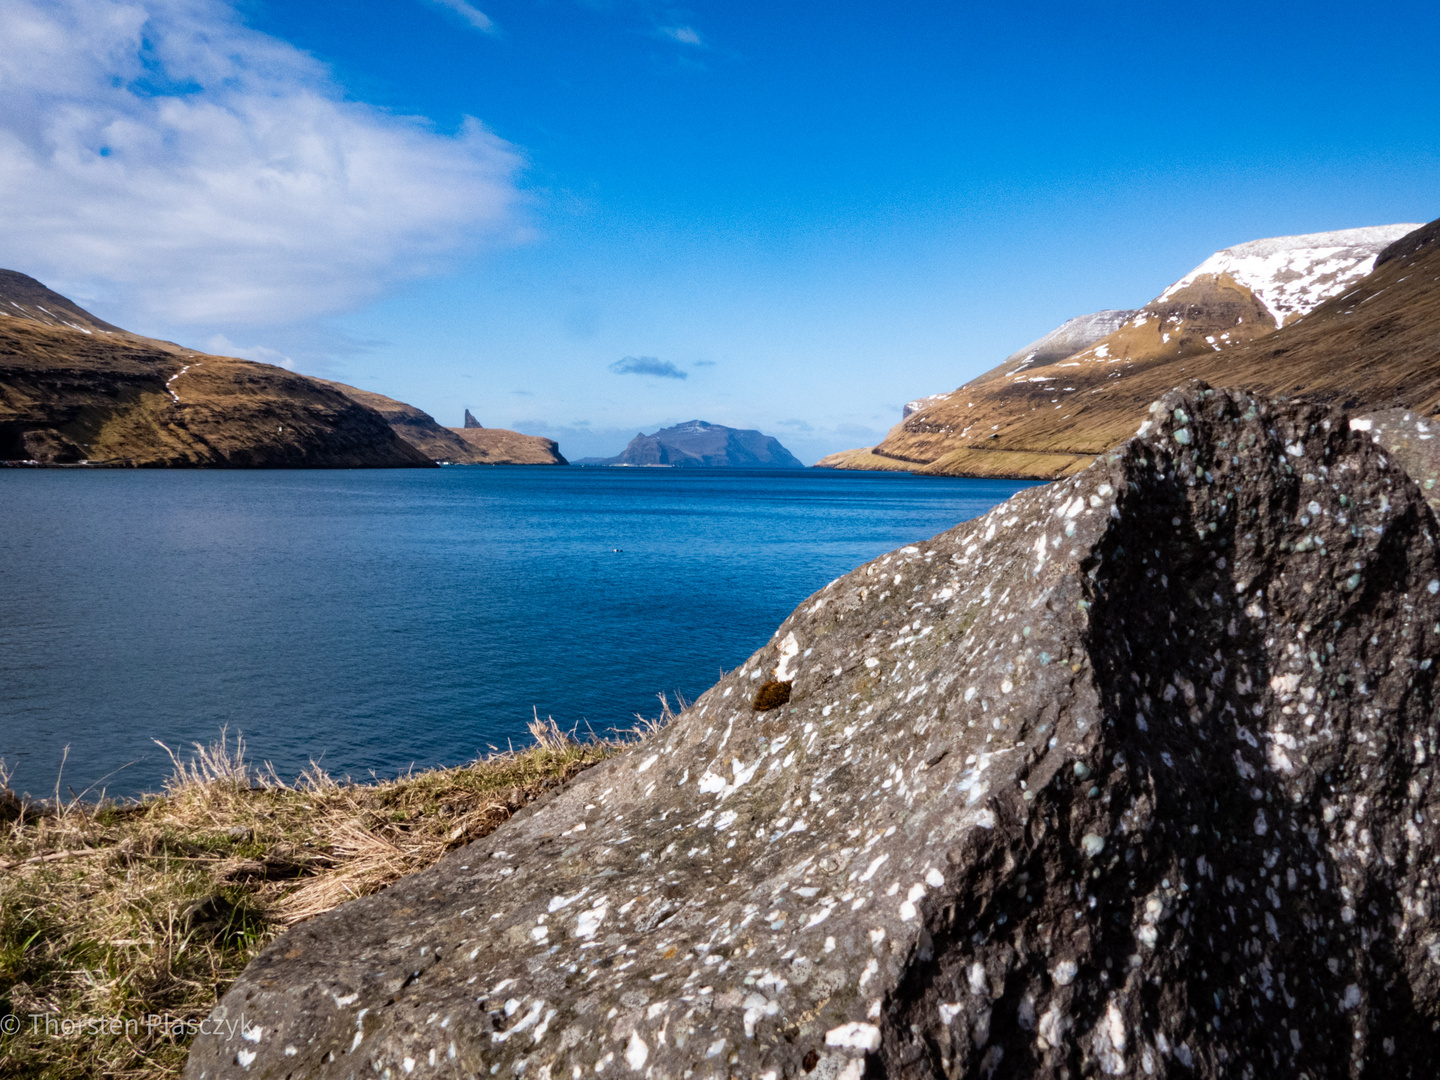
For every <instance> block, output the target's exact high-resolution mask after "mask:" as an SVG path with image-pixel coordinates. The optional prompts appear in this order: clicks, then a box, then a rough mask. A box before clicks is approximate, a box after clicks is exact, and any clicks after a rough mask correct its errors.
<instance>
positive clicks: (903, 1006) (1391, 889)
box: [187, 386, 1440, 1080]
mask: <svg viewBox="0 0 1440 1080" xmlns="http://www.w3.org/2000/svg"><path fill="white" fill-rule="evenodd" d="M1436 539H1437V525H1436V520H1435V518H1434V516H1433V515H1432V513H1431V511H1430V509H1429V508H1428V507H1427V505H1426V504H1425V501H1424V500H1423V499H1422V498H1421V494H1420V492H1419V490H1418V489H1417V487H1416V485H1415V484H1414V483H1413V482H1412V481H1411V479H1410V478H1409V477H1408V476H1407V475H1406V474H1405V473H1404V472H1403V471H1401V470H1400V469H1399V468H1398V467H1397V466H1396V464H1395V463H1394V462H1393V461H1391V460H1389V458H1388V457H1387V454H1386V451H1385V450H1384V448H1383V447H1382V446H1379V445H1377V444H1376V443H1374V442H1373V441H1372V440H1371V437H1370V436H1369V435H1368V434H1367V433H1365V432H1363V431H1352V430H1351V427H1350V424H1349V418H1348V417H1347V416H1345V415H1344V414H1343V413H1341V412H1338V411H1333V410H1330V409H1326V408H1321V407H1317V406H1308V405H1304V404H1298V403H1293V402H1291V403H1272V402H1265V401H1259V400H1255V399H1252V398H1249V397H1246V396H1244V395H1241V394H1238V393H1230V392H1217V391H1211V390H1208V389H1206V388H1204V387H1203V386H1201V387H1192V388H1191V389H1190V390H1188V391H1186V392H1184V393H1183V394H1182V393H1179V392H1177V393H1174V394H1171V395H1169V396H1168V397H1166V398H1165V399H1163V400H1162V401H1160V402H1157V403H1156V405H1155V406H1154V407H1153V408H1152V410H1151V418H1150V420H1148V421H1147V422H1146V424H1145V425H1144V426H1143V428H1142V429H1141V433H1140V434H1139V435H1138V436H1137V437H1135V438H1134V439H1131V440H1130V441H1129V442H1127V443H1125V444H1123V445H1121V446H1120V447H1118V448H1116V449H1115V450H1114V451H1112V452H1110V453H1108V454H1106V455H1105V456H1103V457H1102V458H1101V459H1099V460H1097V462H1096V463H1095V464H1094V465H1093V466H1092V467H1091V468H1089V469H1087V470H1086V471H1084V472H1082V473H1080V474H1078V475H1076V476H1074V477H1072V478H1070V479H1068V480H1065V481H1063V482H1059V483H1056V484H1052V485H1050V486H1048V487H1043V488H1033V489H1030V490H1028V491H1025V492H1022V493H1021V494H1019V495H1017V496H1016V497H1015V498H1013V499H1011V500H1010V501H1009V502H1007V503H1005V504H1003V505H1002V506H1000V507H997V508H996V509H995V510H993V511H991V512H990V513H989V514H987V515H985V516H984V517H982V518H979V519H977V520H974V521H971V522H967V523H965V524H964V525H961V526H959V527H957V528H955V529H952V530H950V531H949V532H946V533H944V534H942V535H940V536H938V537H935V538H934V539H932V540H930V541H927V542H925V543H922V544H916V545H914V546H910V547H905V548H902V549H901V550H899V551H896V552H892V553H891V554H889V555H886V556H884V557H882V558H880V559H877V560H876V561H874V562H872V563H870V564H869V565H866V566H863V567H861V568H860V569H858V570H856V571H854V572H853V573H851V574H848V575H846V576H845V577H843V578H841V579H839V580H838V581H835V582H833V583H832V584H831V585H829V586H827V587H826V588H825V589H823V590H821V591H820V592H819V593H817V594H816V595H815V596H813V597H811V598H810V599H809V600H807V601H806V602H805V603H804V604H803V605H802V606H801V607H800V608H798V609H797V610H796V611H795V612H794V614H793V615H791V616H790V618H789V619H787V620H786V621H785V623H784V624H783V625H782V626H781V627H780V629H779V630H778V631H777V632H776V634H775V636H774V638H773V640H772V641H771V642H770V643H769V644H768V645H767V646H766V647H765V648H763V649H762V650H761V651H760V652H758V653H757V654H756V655H755V656H753V657H752V658H751V659H750V660H749V661H748V662H747V663H746V664H745V665H744V667H742V668H740V669H739V670H738V671H735V672H732V673H730V674H729V675H727V676H725V677H724V678H723V679H721V681H720V682H719V683H718V684H717V685H716V686H714V687H713V688H712V689H711V690H709V691H708V692H707V693H705V694H704V695H703V696H702V697H701V698H700V699H699V700H698V701H697V702H696V703H695V704H694V705H693V706H692V707H690V708H689V709H687V710H686V711H685V712H684V713H683V714H682V715H681V716H680V717H679V718H678V719H677V720H675V721H674V722H673V723H672V724H671V725H670V726H669V727H668V728H666V729H664V730H663V731H661V732H659V733H657V734H656V735H654V736H652V737H651V738H650V739H648V740H647V742H646V743H645V744H643V745H642V746H641V747H640V748H638V749H636V750H635V751H632V752H630V753H627V754H626V755H624V756H622V757H619V758H616V759H612V760H611V761H610V762H608V763H606V764H604V765H601V766H599V767H597V768H595V769H593V770H591V771H589V772H587V773H585V774H583V775H582V776H581V777H579V778H578V779H576V780H575V781H574V782H572V783H571V784H570V785H569V786H568V787H566V788H565V789H563V790H561V791H560V792H558V793H557V794H556V795H555V796H553V797H552V798H550V799H549V801H547V802H545V803H542V804H539V805H537V806H536V807H535V808H534V809H533V810H530V811H527V812H525V813H522V814H521V815H519V816H517V817H516V818H515V819H514V820H512V821H511V822H510V823H509V824H507V825H506V826H505V827H503V828H501V829H500V830H498V831H497V832H495V833H494V834H493V835H491V836H489V837H487V838H486V839H484V840H481V841H478V842H476V843H474V844H471V845H470V846H468V847H465V848H462V849H460V850H459V851H457V852H455V853H453V854H451V855H450V856H448V857H447V858H446V859H444V860H443V861H442V862H441V863H439V864H438V865H436V866H435V867H433V868H432V869H430V870H428V871H425V872H424V873H421V874H417V875H415V876H413V877H411V878H407V879H405V880H404V881H402V882H400V883H398V884H397V885H395V886H394V887H392V888H391V889H389V890H388V891H386V892H384V893H381V894H379V895H377V896H373V897H369V898H366V899H363V900H358V901H355V902H353V903H350V904H347V905H345V906H344V907H341V908H339V909H338V910H336V911H334V912H331V913H330V914H328V915H325V916H323V917H321V918H317V919H314V920H312V921H311V922H309V923H306V924H304V925H301V926H299V927H297V928H295V929H294V930H292V931H290V932H289V933H288V934H287V935H285V936H284V937H283V938H281V939H280V940H279V941H277V942H276V943H275V944H274V945H273V946H271V947H270V948H269V949H268V950H267V951H266V952H265V953H264V954H263V955H262V956H261V957H260V958H259V959H257V960H256V961H255V963H254V964H252V965H251V967H250V968H249V969H248V971H247V972H246V973H245V975H244V976H243V978H242V979H241V980H240V981H239V982H238V983H237V984H236V985H235V987H234V988H233V989H232V990H231V991H230V992H229V993H228V994H227V995H226V996H225V998H224V1000H223V1001H222V1002H221V1004H220V1005H219V1006H218V1007H217V1009H216V1012H215V1018H216V1019H217V1020H223V1021H225V1022H226V1025H229V1027H227V1026H225V1025H216V1026H217V1028H218V1029H219V1030H220V1032H221V1033H220V1034H218V1035H209V1036H202V1037H201V1039H200V1040H199V1041H198V1042H197V1043H196V1044H195V1047H194V1050H193V1052H192V1055H191V1059H190V1063H189V1068H188V1073H187V1075H188V1076H189V1077H190V1078H191V1080H202V1078H203V1080H210V1078H215V1077H240V1076H250V1077H272V1078H278V1077H322V1076H323V1077H373V1076H377V1075H378V1076H382V1077H392V1078H396V1080H399V1078H402V1077H406V1076H411V1075H414V1076H444V1077H461V1076H465V1077H472V1076H475V1077H484V1076H499V1077H505V1078H507V1080H508V1078H514V1077H528V1078H533V1080H562V1078H563V1080H572V1078H580V1077H584V1078H587V1080H588V1078H592V1077H595V1076H596V1075H599V1076H602V1077H630V1076H636V1077H653V1078H660V1077H674V1078H686V1077H694V1078H719V1077H742V1078H756V1080H779V1078H781V1077H805V1076H810V1077H815V1078H817V1080H840V1078H843V1080H859V1078H861V1077H906V1078H909V1077H941V1076H943V1077H1046V1078H1050V1077H1054V1078H1059V1077H1071V1078H1079V1077H1082V1076H1084V1077H1088V1076H1129V1077H1137V1078H1138V1077H1150V1076H1157V1077H1192V1076H1199V1077H1222V1076H1224V1077H1272V1076H1284V1077H1309V1078H1312V1080H1319V1078H1322V1077H1324V1078H1328V1077H1361V1076H1365V1077H1387V1078H1388V1077H1395V1078H1398V1077H1427V1078H1430V1077H1433V1076H1434V1075H1435V1070H1436V1062H1437V1061H1440V1035H1437V1031H1436V1025H1437V1021H1440V923H1437V919H1436V916H1435V914H1434V899H1433V895H1432V894H1433V893H1434V892H1435V891H1436V888H1437V880H1436V867H1437V851H1436V836H1437V834H1436V828H1435V825H1434V824H1433V822H1434V816H1435V814H1436V813H1437V811H1440V806H1437V801H1440V794H1437V789H1436V783H1435V779H1436V778H1435V770H1434V755H1435V753H1436V745H1435V744H1436V719H1435V717H1436V701H1435V669H1434V666H1433V664H1432V660H1433V659H1434V657H1435V656H1436V653H1437V642H1440V595H1437V593H1440V569H1437V566H1436V554H1437V552H1436ZM772 680H774V681H781V682H790V683H791V684H792V695H791V698H790V700H789V701H788V702H787V703H786V704H785V705H783V706H781V707H780V708H777V709H774V710H771V711H765V712H755V711H753V710H752V707H751V702H752V698H753V695H754V694H755V692H756V689H757V688H758V687H759V686H761V685H762V684H763V683H765V682H767V681H772Z"/></svg>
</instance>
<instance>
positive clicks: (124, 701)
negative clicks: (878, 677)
mask: <svg viewBox="0 0 1440 1080" xmlns="http://www.w3.org/2000/svg"><path fill="white" fill-rule="evenodd" d="M1023 486H1025V485H1023V484H1018V483H1011V482H1005V481H989V480H984V481H982V480H959V479H949V478H938V477H937V478H928V477H927V478H917V477H911V476H905V475H898V476H896V475H887V474H880V473H837V472H828V471H821V470H805V471H800V470H793V471H786V470H782V471H773V472H763V471H741V470H728V469H726V470H718V469H717V470H667V469H581V468H523V467H511V468H505V467H500V468H491V467H468V468H467V467H452V468H446V469H436V470H394V471H385V470H368V471H359V470H357V471H266V472H242V471H235V472H225V471H205V472H201V471H159V470H157V471H137V472H112V471H93V472H92V471H82V470H61V471H48V470H34V471H32V470H5V471H3V472H0V550H3V552H4V558H3V560H0V758H3V759H4V761H5V763H6V765H7V766H8V767H9V768H10V769H11V770H12V771H13V773H14V777H13V780H12V783H13V785H14V786H15V787H16V788H17V789H22V790H29V791H31V792H33V793H35V794H36V795H41V794H45V793H48V792H51V791H53V789H54V787H55V783H56V779H57V774H58V771H59V769H60V765H61V760H62V755H63V748H64V747H65V746H67V745H68V746H69V747H70V751H69V757H68V760H67V761H66V763H65V766H64V775H63V779H62V781H61V783H62V792H63V793H66V794H67V795H68V793H69V791H70V790H71V789H73V790H74V791H76V792H83V791H85V790H86V789H87V788H91V787H92V785H97V786H96V787H95V788H94V789H93V790H92V791H91V795H92V796H93V795H94V794H96V793H97V792H98V790H99V789H100V788H101V787H103V788H104V789H106V790H107V791H108V792H109V793H110V794H111V795H117V796H127V795H134V794H136V793H138V792H140V791H144V790H155V789H156V788H157V787H158V786H159V785H160V784H161V782H162V781H163V779H164V777H165V776H166V775H167V774H168V773H169V770H170V763H169V760H168V758H167V757H166V755H165V752H164V751H163V750H161V749H160V748H159V747H158V746H156V745H155V743H154V742H153V741H152V740H155V739H158V740H161V741H162V742H164V743H166V744H168V745H169V746H171V747H173V748H177V749H180V748H184V747H188V746H189V744H191V743H194V742H210V741H213V740H214V739H215V737H216V736H217V734H218V732H219V730H220V728H221V727H222V725H228V727H229V730H230V732H231V734H232V735H233V734H234V733H237V732H241V733H243V734H244V736H245V739H246V742H247V744H248V746H249V749H250V752H251V756H252V757H253V758H255V759H258V760H268V761H270V762H272V763H273V764H274V765H275V767H276V770H277V771H278V772H279V774H280V775H281V776H283V777H286V778H287V779H288V778H291V777H293V776H295V775H296V774H298V773H299V772H300V770H302V769H303V768H304V767H305V766H306V765H307V763H308V762H309V761H310V760H312V759H314V760H316V761H319V762H320V763H321V764H322V765H323V766H324V767H325V768H326V769H327V770H329V771H330V772H331V773H332V774H334V775H337V776H344V775H351V776H354V777H356V778H361V777H367V776H368V775H369V774H370V773H371V771H372V770H373V771H374V772H375V773H377V774H379V775H382V776H384V775H394V774H395V773H397V772H399V771H403V770H404V769H406V768H408V767H409V766H411V765H412V764H414V765H415V766H416V767H425V766H430V765H437V764H455V763H459V762H463V761H467V760H470V759H472V758H474V757H475V756H476V755H477V754H480V753H483V752H486V751H487V750H488V749H489V748H491V747H499V748H502V749H503V748H505V747H506V746H507V745H509V744H510V743H511V741H513V742H514V743H515V744H516V745H520V744H522V743H524V742H525V741H527V736H526V734H525V731H526V728H525V725H526V722H527V721H528V720H529V719H530V718H531V711H532V708H533V709H535V710H538V712H539V714H540V716H541V717H545V716H547V715H550V716H553V717H554V718H555V720H556V721H557V722H558V723H559V724H560V725H561V726H562V727H565V728H567V729H568V728H571V727H575V726H578V727H579V728H580V731H581V732H582V733H584V732H585V731H587V730H591V729H593V730H594V731H596V732H605V731H608V730H610V729H613V728H615V727H627V726H629V725H630V724H633V722H634V715H635V714H636V713H637V712H638V713H641V714H643V715H645V716H654V715H656V714H657V713H658V712H659V703H658V701H657V699H656V695H657V694H658V693H661V692H665V693H667V694H669V695H670V699H671V701H672V702H673V701H674V700H675V696H676V694H677V693H678V694H680V695H683V696H684V697H685V698H686V699H687V700H693V699H694V698H695V697H696V696H697V695H698V694H700V693H701V692H702V691H704V690H705V689H706V688H707V687H709V686H710V685H711V684H712V683H713V682H714V681H715V679H716V677H717V675H718V674H719V672H720V670H721V669H722V668H730V667H734V666H736V665H738V664H739V663H740V662H741V661H743V660H744V659H745V658H746V657H747V656H748V655H749V654H750V653H751V652H753V651H754V650H755V649H756V648H758V647H759V646H760V645H762V644H763V643H764V642H765V641H766V640H767V639H768V638H769V636H770V635H771V634H772V633H773V631H774V630H775V628H776V626H778V625H779V623H780V622H781V620H783V619H784V618H785V616H786V615H787V614H789V612H790V611H791V610H792V609H793V608H794V607H795V605H796V604H798V603H799V602H800V601H801V600H803V599H804V598H805V597H806V596H807V595H809V594H810V593H812V592H814V591H816V590H817V589H820V588H822V587H823V586H824V585H825V584H826V583H827V582H828V581H830V580H831V579H833V578H835V577H836V576H838V575H840V574H842V573H844V572H846V571H848V570H851V569H853V568H854V567H856V566H858V565H859V564H861V563H863V562H865V561H866V560H868V559H870V558H873V557H874V556H876V555H879V554H880V553H882V552H885V551H888V550H890V549H892V548H895V547H897V546H900V545H902V544H905V543H908V542H911V541H915V540H920V539H923V538H925V537H928V536H931V535H933V534H935V533H937V532H940V531H942V530H944V529H947V528H949V527H950V526H952V525H954V524H956V523H957V522H960V521H962V520H965V519H968V518H971V517H974V516H976V515H977V514H980V513H983V512H984V511H986V510H988V509H989V508H990V507H991V506H993V505H995V504H996V503H998V502H1001V501H1002V500H1004V499H1006V498H1008V497H1009V496H1010V495H1011V494H1013V493H1014V492H1015V491H1017V490H1019V488H1021V487H1023ZM616 549H619V550H616Z"/></svg>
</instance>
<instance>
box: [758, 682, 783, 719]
mask: <svg viewBox="0 0 1440 1080" xmlns="http://www.w3.org/2000/svg"><path fill="white" fill-rule="evenodd" d="M789 700H790V683H788V682H776V681H775V680H774V679H771V680H770V681H769V682H767V683H766V684H765V685H764V686H762V687H760V690H759V692H757V693H756V695H755V701H754V703H753V707H754V709H755V711H756V712H765V711H766V710H767V709H778V708H779V707H780V706H781V705H784V704H785V703H786V702H787V701H789Z"/></svg>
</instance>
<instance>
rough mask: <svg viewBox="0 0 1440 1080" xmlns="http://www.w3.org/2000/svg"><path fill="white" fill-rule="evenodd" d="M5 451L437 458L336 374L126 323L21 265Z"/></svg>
mask: <svg viewBox="0 0 1440 1080" xmlns="http://www.w3.org/2000/svg"><path fill="white" fill-rule="evenodd" d="M0 461H32V462H38V463H40V464H55V465H59V464H67V463H88V464H91V465H109V466H130V467H163V466H180V467H184V466H189V467H196V466H208V467H230V468H396V467H400V468H415V467H426V466H433V465H434V462H433V461H431V460H430V459H429V458H427V457H425V455H424V454H422V453H420V451H418V450H416V449H415V448H414V447H413V446H411V445H410V444H409V443H407V442H405V441H403V440H402V439H401V438H400V437H399V436H397V435H396V434H395V432H394V431H393V430H392V429H391V427H390V425H389V424H387V423H386V422H385V420H384V418H383V417H381V416H380V415H379V414H378V413H376V412H375V411H374V410H373V409H370V408H367V407H365V406H364V405H362V404H361V403H359V402H357V401H355V400H354V399H352V398H350V397H348V396H347V395H345V394H343V393H341V392H340V391H338V390H336V389H335V388H334V387H332V386H330V385H329V384H326V383H324V382H321V381H320V380H318V379H309V378H306V377H305V376H303V375H296V374H295V373H293V372H290V371H286V370H285V369H283V368H278V367H273V366H271V365H269V364H257V363H252V362H251V361H248V360H239V359H236V358H234V357H226V356H211V355H208V354H206V353H199V352H195V351H194V350H192V349H185V348H182V347H181V346H179V345H175V344H173V343H171V342H168V341H156V340H154V339H151V338H145V337H141V336H140V335H138V334H131V333H129V332H128V331H125V330H122V329H120V328H119V327H116V326H112V325H111V324H109V323H107V322H104V321H103V320H101V319H97V318H96V317H95V316H93V315H91V314H90V313H89V312H87V311H85V310H84V309H83V308H80V307H79V306H77V305H76V304H74V303H72V302H71V301H69V300H67V299H66V298H65V297H63V296H61V295H60V294H59V293H56V292H54V291H52V290H50V289H48V288H46V287H45V286H44V285H42V284H41V283H40V282H38V281H36V280H35V279H34V278H31V277H28V276H26V275H25V274H20V273H17V272H15V271H13V270H6V271H0Z"/></svg>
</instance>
